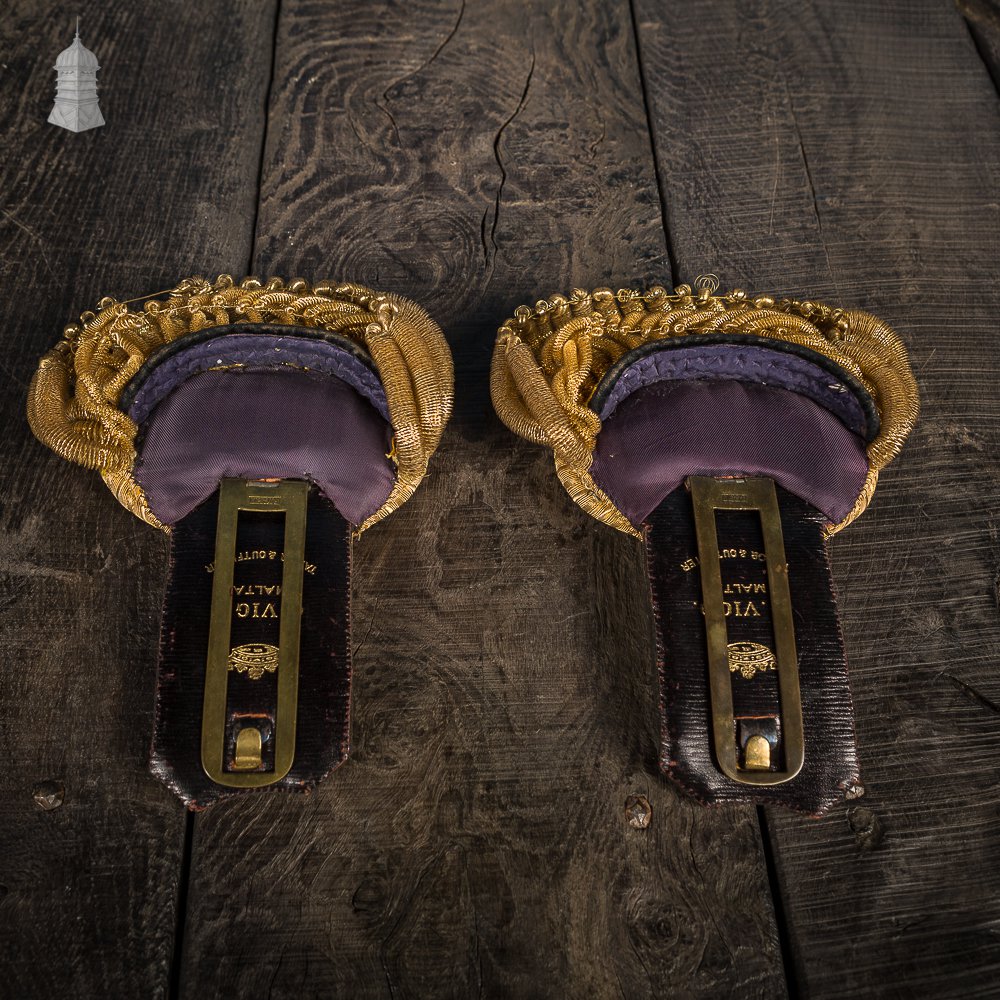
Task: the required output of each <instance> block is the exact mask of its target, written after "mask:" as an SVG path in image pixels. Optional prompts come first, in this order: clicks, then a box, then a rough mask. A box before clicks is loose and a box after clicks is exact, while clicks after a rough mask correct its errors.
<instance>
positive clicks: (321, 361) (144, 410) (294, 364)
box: [128, 327, 389, 424]
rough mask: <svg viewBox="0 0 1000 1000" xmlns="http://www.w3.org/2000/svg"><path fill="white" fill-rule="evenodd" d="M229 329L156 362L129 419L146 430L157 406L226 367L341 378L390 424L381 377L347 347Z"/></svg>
mask: <svg viewBox="0 0 1000 1000" xmlns="http://www.w3.org/2000/svg"><path fill="white" fill-rule="evenodd" d="M220 329H221V328H220ZM226 329H227V332H226V333H225V334H224V335H217V336H210V337H209V338H208V339H205V340H196V341H195V342H193V343H192V344H191V346H189V347H182V348H181V349H180V350H176V342H175V343H174V344H170V345H168V347H169V348H170V350H171V353H169V354H168V355H167V356H166V357H165V358H164V359H163V360H162V361H161V362H160V363H159V364H156V358H155V357H154V358H153V364H154V365H155V367H154V368H153V370H152V371H151V372H149V373H148V375H146V377H145V378H144V379H142V381H141V383H140V384H139V385H138V388H137V390H136V393H135V397H134V398H133V399H132V401H131V403H130V404H129V407H128V415H129V416H130V417H131V418H132V419H133V420H134V421H135V422H136V423H137V424H141V423H142V422H143V421H144V420H145V419H146V418H147V417H148V416H149V414H150V413H152V411H153V409H154V407H155V406H156V405H157V403H159V402H160V401H161V400H162V399H164V398H166V396H167V395H169V394H170V393H171V392H172V391H173V390H174V389H175V388H177V386H178V385H180V384H181V383H182V382H183V381H185V380H186V379H188V378H190V377H191V376H192V375H198V374H200V373H201V372H205V371H209V370H210V369H212V368H216V367H218V366H220V365H242V366H243V367H246V368H278V367H281V366H288V367H291V368H307V369H310V370H312V371H317V372H325V373H326V374H327V375H336V376H337V378H339V379H343V381H345V382H346V383H347V384H348V385H351V386H353V387H354V388H355V389H356V390H357V391H358V392H359V393H361V395H362V396H364V397H365V398H366V399H367V400H368V401H369V402H370V403H371V404H372V406H374V407H375V409H376V410H378V412H379V413H381V414H382V416H383V417H384V418H385V419H386V420H388V419H389V407H388V404H387V403H386V399H385V389H383V388H382V383H381V382H380V381H379V377H378V375H377V374H376V373H375V372H374V371H373V370H372V368H371V367H370V366H369V365H366V364H365V363H364V362H363V361H361V360H360V359H359V358H358V356H357V355H356V354H354V353H352V352H351V351H350V350H348V349H347V348H346V347H341V346H340V345H339V344H335V343H331V342H330V341H328V340H323V339H322V338H320V337H316V336H312V337H307V336H302V335H301V334H300V335H298V336H292V335H290V336H282V335H280V334H275V333H229V332H228V330H230V329H232V328H231V327H229V328H226ZM138 378H141V373H140V375H139V376H137V379H138ZM135 381H136V380H133V382H135Z"/></svg>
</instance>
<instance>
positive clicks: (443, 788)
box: [182, 0, 784, 998]
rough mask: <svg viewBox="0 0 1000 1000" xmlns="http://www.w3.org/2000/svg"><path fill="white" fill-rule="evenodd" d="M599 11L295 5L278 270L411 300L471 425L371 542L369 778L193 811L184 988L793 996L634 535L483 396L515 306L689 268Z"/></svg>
mask: <svg viewBox="0 0 1000 1000" xmlns="http://www.w3.org/2000/svg"><path fill="white" fill-rule="evenodd" d="M579 6H580V5H578V4H577V3H575V2H566V3H559V4H550V5H546V6H545V7H543V8H542V9H538V8H532V7H530V6H529V5H526V4H523V3H520V2H511V0H508V2H502V3H489V4H487V3H479V4H471V3H470V4H467V5H465V6H464V7H463V6H461V5H457V4H456V5H455V6H454V7H452V6H447V7H446V6H445V5H443V4H439V3H431V2H423V3H412V4H407V5H405V6H397V5H393V4H382V3H369V2H357V3H341V4H339V5H337V10H338V13H339V15H340V16H339V17H337V18H331V17H330V6H329V5H328V4H326V3H320V2H305V0H285V2H284V3H283V5H282V13H281V25H280V30H279V37H278V46H277V60H276V66H275V78H274V86H273V89H272V103H271V110H270V117H269V132H268V145H267V154H266V157H265V163H264V174H263V183H262V190H261V207H260V216H259V226H258V240H257V256H256V260H255V267H256V270H257V271H258V272H259V273H261V274H264V273H268V274H269V273H272V272H277V273H284V274H292V273H296V274H297V273H301V274H307V275H308V274H316V273H323V274H330V275H333V276H335V277H341V276H345V277H346V276H350V277H351V278H352V279H354V280H358V281H362V282H365V283H368V284H371V285H374V286H376V287H385V288H392V289H394V290H396V291H399V292H402V293H404V294H407V295H411V296H413V297H414V298H416V299H418V300H419V301H421V302H422V303H423V304H424V305H425V306H426V307H427V308H428V309H429V310H430V311H431V312H432V314H433V315H434V316H435V317H436V318H437V320H438V321H439V322H440V323H441V324H442V326H443V327H444V329H445V331H446V332H447V334H448V336H449V340H450V342H451V345H452V348H453V351H454V354H455V359H456V383H457V394H458V403H457V407H456V415H455V417H454V419H453V421H452V424H451V426H450V428H449V432H448V434H447V435H446V437H445V440H444V442H443V446H442V449H441V451H440V452H439V454H438V455H437V456H436V457H435V460H434V462H433V464H432V466H431V474H430V477H429V479H428V480H427V481H426V483H425V484H424V485H423V486H422V487H421V489H420V491H419V492H418V494H417V495H416V497H415V498H414V499H413V500H412V501H411V502H410V503H409V504H407V506H406V507H404V508H403V509H402V510H401V511H399V512H398V513H397V514H395V515H394V516H393V517H392V518H390V519H389V520H387V521H386V522H384V523H383V524H381V525H379V526H378V527H377V528H376V529H373V530H372V531H370V532H369V533H368V534H366V535H365V536H364V537H363V538H362V539H361V540H360V542H359V543H358V544H357V546H356V570H355V597H354V623H355V645H356V647H357V655H356V658H355V664H354V667H355V688H354V699H355V700H354V706H353V734H352V736H353V746H354V752H353V756H352V758H351V760H350V761H349V762H348V763H347V764H346V765H345V766H344V768H343V769H342V770H341V771H339V772H337V773H335V774H334V775H332V776H331V777H330V778H329V779H328V780H327V781H326V782H325V783H324V784H323V785H322V786H321V787H320V788H319V790H318V791H317V792H316V793H315V794H314V795H313V796H312V797H311V798H309V799H304V798H299V797H287V796H285V797H282V796H275V795H270V796H259V797H256V798H253V799H243V800H241V801H240V802H236V803H223V804H222V805H220V806H219V807H217V808H213V809H212V810H211V811H210V812H208V813H206V814H204V815H202V816H199V817H198V818H197V820H196V827H195V837H194V852H193V863H192V877H191V889H190V896H189V912H188V916H187V924H186V938H185V944H184V970H183V980H182V994H183V995H186V996H192V997H193V996H197V995H199V993H200V992H202V991H205V990H207V991H208V992H209V993H214V992H216V991H219V992H222V993H224V994H225V995H233V996H237V995H238V996H264V995H265V994H268V995H270V996H273V997H299V996H303V995H305V996H316V997H320V996H324V997H326V996H338V997H387V998H388V997H470V996H480V995H485V996H510V997H538V998H541V997H549V998H561V997H583V996H594V997H613V996H621V995H624V996H629V997H650V998H654V997H664V996H669V995H671V994H673V993H675V992H676V991H677V990H678V984H683V986H682V987H681V991H682V992H683V993H684V994H685V995H688V996H706V997H709V996H712V997H715V996H720V995H730V994H733V995H754V996H767V997H774V996H781V995H783V993H784V986H783V972H782V969H781V963H780V958H779V956H778V948H777V934H776V930H775V926H774V922H773V916H772V910H771V902H770V893H769V889H768V883H767V876H766V870H765V865H764V862H763V858H762V853H761V847H760V843H759V838H758V832H757V824H756V817H755V815H754V813H753V812H752V811H746V810H744V811H736V812H733V813H708V812H704V811H702V810H700V809H699V808H697V807H696V806H695V805H693V804H692V803H690V802H686V801H682V800H681V799H679V798H678V797H677V796H676V795H675V794H674V792H673V791H672V790H670V789H669V788H667V787H666V786H665V785H664V783H663V782H662V781H661V780H660V778H659V777H658V775H657V773H656V739H655V737H656V732H657V716H656V705H655V680H654V674H653V668H652V661H651V658H650V649H649V638H648V637H649V633H650V628H651V621H650V608H649V599H648V591H647V586H646V584H645V582H644V576H643V571H642V563H641V556H640V550H639V546H638V544H637V543H635V542H633V541H631V540H630V539H627V538H625V537H624V536H622V537H616V536H615V535H614V534H613V533H612V532H609V531H606V530H604V529H602V527H601V526H600V525H598V524H597V523H596V522H594V521H592V520H590V519H588V518H587V517H586V515H584V514H583V513H582V512H580V511H578V510H576V509H574V507H573V505H572V504H571V503H570V501H569V500H568V498H567V497H566V495H565V492H564V491H563V489H562V487H561V486H560V485H559V483H558V481H557V479H556V477H555V474H554V470H553V468H552V464H551V457H549V456H546V455H545V454H544V452H542V450H541V449H536V448H532V447H531V446H529V445H527V444H525V443H524V442H521V441H519V440H517V439H514V438H513V437H512V436H511V435H510V434H509V433H508V432H507V431H506V429H504V428H503V427H501V426H500V424H499V422H498V421H497V419H496V418H495V416H494V415H493V413H492V410H491V407H490V404H489V394H488V366H489V358H490V354H491V349H492V343H493V339H494V336H495V332H496V328H497V326H498V325H499V323H500V322H501V321H502V319H504V318H505V317H506V316H508V315H510V314H511V310H512V309H513V308H514V307H515V306H516V305H517V304H519V303H520V302H521V301H523V300H524V299H525V298H529V299H533V298H536V297H538V296H540V295H543V294H551V293H553V292H556V291H559V290H568V289H569V288H571V287H573V286H574V285H586V286H588V287H593V286H597V285H601V284H613V285H614V286H615V287H619V286H621V285H622V284H624V283H628V282H631V281H634V280H640V281H649V282H652V281H655V280H657V279H658V278H659V276H660V275H662V274H663V272H664V270H665V269H666V268H667V267H668V264H667V262H666V260H665V257H664V249H665V246H664V239H663V233H662V228H661V222H660V210H659V204H658V196H657V191H656V183H655V177H654V172H653V168H652V156H651V151H650V142H649V136H648V131H647V129H646V124H645V116H644V110H643V103H642V95H641V88H640V82H639V77H638V73H637V68H636V60H635V51H634V35H633V31H632V25H631V21H630V18H629V12H628V9H627V7H624V6H619V7H618V8H617V9H612V10H610V11H609V10H607V9H606V5H604V4H591V5H588V7H590V8H592V9H590V10H588V11H581V10H580V9H579ZM634 793H639V794H643V795H645V796H647V797H648V799H649V801H650V803H651V807H652V822H651V824H650V826H649V828H648V829H645V830H638V829H632V828H631V827H629V826H628V824H627V821H626V815H625V802H626V799H627V797H628V796H629V795H630V794H634ZM265 942H266V946H263V947H262V944H263V943H265Z"/></svg>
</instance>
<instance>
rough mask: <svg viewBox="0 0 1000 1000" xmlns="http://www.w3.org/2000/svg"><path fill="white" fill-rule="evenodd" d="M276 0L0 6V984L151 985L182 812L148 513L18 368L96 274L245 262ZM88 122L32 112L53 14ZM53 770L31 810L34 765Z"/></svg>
mask: <svg viewBox="0 0 1000 1000" xmlns="http://www.w3.org/2000/svg"><path fill="white" fill-rule="evenodd" d="M273 6H274V5H273V4H272V3H263V2H258V0H253V2H246V3H240V4H233V3H225V4H223V3H214V4H203V5H200V6H191V7H189V8H186V9H185V12H184V18H183V21H181V20H179V19H178V17H177V16H176V15H177V10H176V6H175V5H165V4H157V3H151V2H145V0H143V2H128V3H114V4H104V3H93V2H89V3H82V4H80V5H79V6H78V7H73V8H72V9H71V8H69V7H66V6H65V5H60V4H54V3H53V4H46V5H40V4H38V3H36V2H33V0H18V2H15V3H13V4H11V3H8V4H5V5H4V10H3V16H2V17H0V53H2V55H0V136H2V140H0V143H2V151H3V155H2V157H0V291H2V302H3V306H2V315H3V332H2V346H3V360H2V362H0V369H2V373H3V391H2V393H0V426H2V427H3V462H2V463H0V525H2V534H0V629H2V636H3V640H2V649H3V654H2V664H3V667H2V675H0V678H2V679H0V760H2V766H0V816H2V820H0V969H2V975H0V996H3V997H12V998H14V997H16V998H25V997H102V998H103V997H123V998H124V997H158V996H166V995H167V990H168V981H169V976H170V966H171V962H172V956H173V949H174V930H175V926H176V923H177V914H176V903H177V898H178V893H179V890H180V887H181V884H182V881H183V877H184V873H183V872H182V858H183V842H184V836H185V828H186V821H185V816H184V811H183V809H182V807H181V806H180V803H179V802H178V800H177V799H176V798H175V797H174V796H173V795H172V794H171V793H170V792H169V791H168V790H167V789H166V788H165V787H164V786H163V785H161V784H160V783H159V782H157V781H156V780H155V779H153V778H152V776H151V775H150V774H149V772H148V771H147V769H146V760H147V755H148V747H149V739H150V732H151V726H152V709H153V678H154V670H155V657H156V646H157V628H158V622H159V606H160V601H161V598H162V590H163V574H164V572H165V568H166V553H167V544H166V543H167V540H166V538H165V536H163V535H161V534H159V533H158V532H155V531H153V530H152V529H151V528H149V527H147V526H145V525H143V524H141V523H140V522H139V521H138V520H137V519H136V518H134V517H132V516H131V515H130V514H129V513H127V512H126V511H125V510H124V508H122V507H120V506H119V505H118V504H117V503H116V502H115V500H114V498H113V497H112V496H111V493H110V492H109V491H108V490H107V489H106V488H105V487H104V485H103V484H102V482H101V480H100V478H99V477H98V476H97V475H96V474H95V473H92V472H88V471H85V470H83V469H80V468H78V467H76V466H71V465H69V464H68V463H66V462H63V461H62V460H61V459H59V458H57V457H56V456H55V455H54V454H52V453H51V452H49V451H48V450H46V449H45V448H43V447H42V446H41V445H40V444H39V443H38V442H37V441H35V439H34V438H33V437H32V436H31V434H30V432H29V430H28V426H27V421H26V419H25V417H24V397H25V393H26V390H27V386H28V380H29V378H30V377H31V374H32V372H33V371H34V368H35V365H36V364H37V361H38V358H39V357H40V356H41V354H42V353H43V352H44V351H45V350H47V349H48V348H49V347H51V346H52V345H53V344H54V343H55V342H56V341H57V340H58V339H59V337H60V335H61V331H62V328H63V326H64V325H65V324H66V323H67V322H69V321H71V320H74V319H75V318H76V317H77V316H78V315H79V313H80V312H81V311H82V310H83V309H86V308H92V307H93V305H94V304H95V303H96V301H97V300H98V299H99V298H100V297H101V296H103V295H106V294H110V295H116V296H117V297H119V298H127V297H130V296H134V295H141V294H143V293H148V292H152V291H155V290H157V289H161V288H167V287H170V286H171V285H172V284H174V283H176V281H177V280H178V279H179V278H181V277H184V276H186V275H189V274H194V273H205V272H209V273H212V272H217V271H229V270H233V271H237V272H242V271H244V270H245V269H246V267H247V261H248V258H249V248H250V244H251V242H252V233H253V218H254V212H255V207H256V193H257V178H258V172H259V163H260V155H261V146H260V143H261V136H262V134H263V117H264V111H265V106H264V105H265V101H264V94H265V92H266V88H267V82H268V74H269V70H270V63H271V52H272V28H273ZM77 13H79V14H80V15H81V17H82V31H81V34H82V39H83V41H84V43H85V44H87V45H88V46H90V47H92V48H93V49H94V50H95V51H96V53H97V55H98V57H99V59H100V62H101V64H102V67H103V68H102V71H101V73H100V74H99V85H100V88H101V91H100V94H101V105H102V108H103V112H104V116H105V118H106V120H107V125H106V126H105V127H104V128H100V129H97V130H93V131H89V132H84V133H80V134H72V133H70V132H67V131H65V130H63V129H60V128H57V127H55V126H53V125H49V124H47V123H46V118H47V117H48V114H49V111H50V109H51V107H52V98H53V96H54V93H55V73H54V72H53V69H52V66H53V64H54V62H55V58H56V56H57V55H58V53H59V52H60V51H62V49H64V48H65V47H66V46H68V45H69V44H70V43H71V41H72V39H73V26H72V21H71V17H72V15H75V14H77ZM45 781H51V782H55V783H57V784H58V785H61V786H63V787H64V789H65V798H64V803H63V805H62V806H61V807H59V808H56V809H53V810H51V811H43V810H42V809H41V808H39V806H38V805H36V803H35V801H34V800H33V794H32V793H33V788H34V786H35V785H36V783H38V782H45Z"/></svg>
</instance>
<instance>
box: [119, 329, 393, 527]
mask: <svg viewBox="0 0 1000 1000" xmlns="http://www.w3.org/2000/svg"><path fill="white" fill-rule="evenodd" d="M233 339H235V338H233V337H229V338H227V341H231V340H233ZM226 346H227V353H226V357H227V359H228V358H229V357H231V353H230V351H229V350H228V348H229V344H228V343H227V345H226ZM217 349H218V348H217ZM390 439H391V429H390V427H389V424H388V423H387V421H386V420H385V419H383V417H382V416H381V415H380V414H379V413H378V412H377V411H376V410H375V408H374V407H373V406H372V405H371V403H370V402H369V401H368V400H367V399H366V398H363V397H362V396H360V395H359V394H358V392H357V391H356V390H355V389H354V388H353V387H352V386H351V385H348V384H347V383H346V382H345V381H343V380H341V379H340V378H337V377H335V376H332V375H326V374H320V373H313V372H302V371H295V370H292V369H282V368H273V369H270V370H254V369H247V368H236V369H230V370H228V371H208V372H204V373H203V374H200V375H194V376H193V377H189V378H188V379H187V380H186V381H184V382H183V383H182V384H181V385H179V386H177V388H175V389H174V390H173V392H171V393H170V395H168V396H167V397H166V399H164V400H163V401H162V402H161V403H160V404H159V405H158V406H156V408H155V409H154V410H153V412H152V414H151V416H150V418H149V420H148V421H147V422H146V424H145V426H144V428H143V434H142V437H141V440H142V444H141V446H140V453H139V457H138V459H137V460H136V466H135V477H136V480H137V481H138V483H139V485H140V486H141V487H142V488H143V491H144V492H145V494H146V499H147V500H148V501H149V505H150V508H151V509H152V511H153V513H154V514H155V515H156V516H157V517H158V518H159V519H160V521H162V522H163V523H164V524H173V523H175V522H176V521H179V520H180V519H181V518H182V517H185V516H186V515H187V514H189V513H190V512H191V511H192V510H194V508H195V507H197V506H198V504H200V503H201V502H202V501H203V500H205V499H207V498H208V497H209V496H211V494H212V493H214V492H215V490H216V489H218V486H219V480H220V479H223V478H226V477H234V478H247V479H266V478H272V477H274V478H292V479H309V480H311V481H313V482H315V483H316V484H317V486H319V488H320V490H322V492H323V493H325V494H326V496H327V497H329V499H330V500H332V501H333V503H334V505H335V506H336V507H337V509H338V510H339V511H340V513H341V514H342V515H343V516H344V517H345V518H346V519H347V520H348V521H350V522H351V523H352V524H360V523H361V522H362V521H364V520H365V519H366V518H367V517H369V516H370V515H372V514H374V513H375V511H377V510H378V509H379V507H381V506H382V504H383V503H385V500H386V498H387V497H388V496H389V493H390V491H391V490H392V487H393V485H394V483H395V480H396V475H395V469H394V467H393V465H392V463H391V462H390V460H389V459H388V458H386V452H387V451H388V450H389V442H390Z"/></svg>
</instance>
